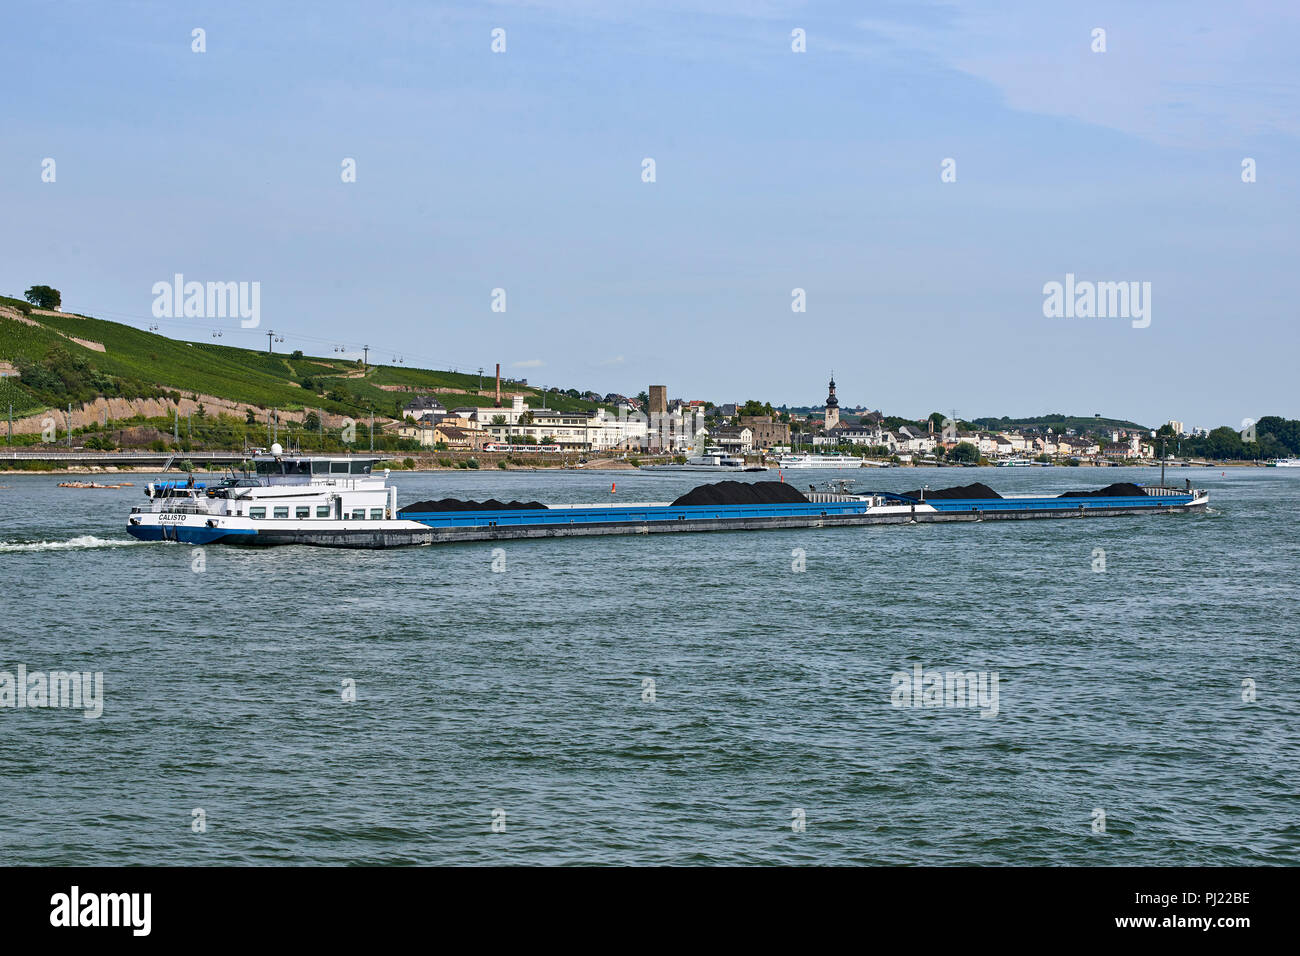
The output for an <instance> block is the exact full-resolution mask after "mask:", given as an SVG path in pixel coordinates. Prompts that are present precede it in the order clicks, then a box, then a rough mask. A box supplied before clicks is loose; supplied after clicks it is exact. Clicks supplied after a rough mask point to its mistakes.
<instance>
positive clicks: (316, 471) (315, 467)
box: [311, 461, 330, 475]
mask: <svg viewBox="0 0 1300 956" xmlns="http://www.w3.org/2000/svg"><path fill="white" fill-rule="evenodd" d="M329 470H330V463H329V462H328V461H313V462H312V463H311V473H312V474H313V475H328V474H329Z"/></svg>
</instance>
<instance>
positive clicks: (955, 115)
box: [0, 0, 1300, 426]
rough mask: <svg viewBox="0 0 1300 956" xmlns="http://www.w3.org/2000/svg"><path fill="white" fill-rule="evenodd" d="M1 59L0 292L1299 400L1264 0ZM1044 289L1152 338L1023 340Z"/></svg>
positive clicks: (49, 29) (812, 392) (644, 377)
mask: <svg viewBox="0 0 1300 956" xmlns="http://www.w3.org/2000/svg"><path fill="white" fill-rule="evenodd" d="M196 27H200V28H202V29H204V30H205V31H206V43H207V52H206V53H202V54H197V53H193V52H192V51H191V31H192V30H193V29H194V28H196ZM498 27H500V28H503V29H505V30H506V43H507V48H506V52H505V53H502V54H494V53H492V52H491V49H490V44H491V31H492V30H493V29H494V28H498ZM1096 27H1101V28H1103V29H1105V30H1106V47H1107V48H1106V52H1104V53H1094V52H1093V51H1092V49H1091V46H1092V43H1093V40H1092V31H1093V29H1094V28H1096ZM795 28H800V29H803V30H804V31H806V35H807V52H806V53H802V54H797V53H794V52H792V51H791V31H792V30H793V29H795ZM0 51H2V52H3V62H4V63H5V65H6V77H5V81H4V85H3V92H0V97H3V98H2V99H0V105H2V107H3V111H2V112H0V116H2V117H3V120H4V131H5V137H4V138H5V148H4V150H3V151H2V152H0V202H2V205H3V209H4V210H5V213H6V215H5V220H6V222H5V225H6V228H5V229H3V231H0V292H4V293H6V294H20V293H21V291H22V290H23V289H25V288H26V287H27V286H28V285H31V284H33V283H44V284H50V285H54V286H56V287H58V288H59V289H61V290H62V292H63V298H64V305H65V308H68V309H70V310H74V311H84V312H88V313H90V314H95V315H99V316H102V317H104V318H113V319H118V320H120V321H128V322H132V323H133V324H136V325H140V326H142V327H143V326H147V325H149V324H151V323H152V322H153V321H154V320H153V317H152V315H151V305H152V302H153V295H152V292H151V289H152V286H153V284H154V283H155V282H158V281H160V280H170V278H171V277H172V275H173V274H175V273H178V272H179V273H183V274H184V275H185V277H186V278H187V279H190V280H198V281H209V280H211V281H226V280H234V281H258V282H260V283H261V286H262V328H261V329H259V330H249V331H242V330H240V329H239V326H238V322H237V321H231V320H225V321H220V320H206V319H178V320H172V321H166V322H161V323H159V324H160V325H162V327H163V331H164V332H166V333H167V334H170V335H175V336H179V337H192V338H204V339H206V338H209V336H210V335H211V332H212V330H213V329H218V328H220V329H221V330H222V331H223V339H222V341H223V342H226V343H230V344H247V345H248V346H250V347H256V346H258V345H259V344H262V345H264V344H265V336H264V335H259V334H258V333H259V332H261V331H263V330H265V329H266V328H268V327H269V328H274V329H275V330H276V331H278V332H280V333H281V334H283V335H284V337H285V339H286V341H285V343H284V345H283V346H279V347H281V348H284V349H292V348H302V349H304V350H305V351H307V352H312V351H315V352H318V353H330V352H331V350H332V348H333V346H335V345H343V346H345V347H347V348H348V349H349V350H350V351H351V350H356V349H359V347H360V346H361V345H363V344H369V345H371V346H372V347H373V349H372V352H371V356H372V358H377V359H378V360H380V361H387V360H389V359H390V358H392V357H394V356H402V357H404V358H405V360H406V362H407V363H408V364H420V365H426V366H429V365H431V366H436V367H457V368H470V369H474V368H477V367H479V366H484V367H487V368H489V369H490V368H491V366H492V364H493V363H495V362H498V361H499V362H501V363H502V366H503V369H504V370H505V371H506V372H508V373H511V374H515V375H519V376H524V377H527V378H528V379H529V380H530V382H532V383H541V384H546V385H551V384H556V385H561V386H564V387H570V386H574V387H579V388H583V389H587V388H594V389H596V390H598V391H601V392H606V391H619V392H624V393H626V394H635V393H636V392H637V391H639V390H641V389H642V388H644V387H645V386H646V385H647V384H649V383H650V382H656V383H660V382H662V383H665V384H667V385H668V386H669V391H670V393H671V394H672V395H674V396H682V397H686V398H708V399H711V400H714V401H718V402H726V401H736V400H742V401H743V400H744V399H747V398H760V399H763V400H768V401H772V402H774V403H791V404H813V403H817V402H820V401H821V400H822V399H823V398H824V397H825V382H826V379H827V377H828V374H829V371H830V369H832V368H834V370H835V375H836V379H837V381H838V383H839V386H840V388H839V392H840V396H841V401H842V403H844V404H846V405H857V404H866V405H869V406H870V407H873V408H880V409H882V410H883V411H885V412H886V413H887V414H899V415H910V416H920V415H923V414H926V413H928V412H930V411H933V410H936V409H942V410H945V411H947V410H950V409H954V408H955V409H957V411H958V413H959V414H960V415H962V416H966V417H973V416H977V415H1003V414H1007V415H1013V416H1016V415H1027V414H1035V413H1040V412H1054V411H1059V412H1069V413H1076V414H1091V413H1093V412H1101V413H1103V414H1106V415H1112V416H1118V417H1128V418H1133V419H1136V420H1138V421H1142V422H1146V423H1158V422H1163V421H1164V420H1166V419H1168V418H1175V419H1180V420H1182V421H1184V422H1186V423H1187V424H1189V425H1201V426H1215V425H1220V424H1234V425H1235V424H1238V423H1239V422H1240V421H1241V419H1243V418H1247V417H1251V418H1254V417H1258V416H1260V415H1263V414H1283V415H1288V416H1291V417H1300V399H1298V398H1297V390H1296V388H1295V387H1294V381H1295V371H1296V367H1297V355H1300V328H1298V323H1297V318H1298V317H1297V301H1300V299H1298V297H1297V294H1296V276H1297V274H1300V269H1297V261H1296V260H1297V250H1298V246H1297V242H1296V240H1297V230H1298V228H1300V227H1298V226H1297V223H1298V222H1300V216H1298V215H1297V213H1298V212H1300V209H1298V208H1297V196H1298V193H1297V190H1298V188H1300V187H1298V183H1300V177H1298V175H1297V174H1298V173H1300V142H1298V140H1300V135H1298V133H1300V84H1298V82H1297V80H1298V77H1300V69H1297V67H1298V63H1297V61H1298V60H1300V52H1297V51H1300V8H1298V7H1297V6H1296V5H1294V4H1288V3H1280V2H1279V3H1251V2H1246V3H1236V4H1233V5H1225V4H1221V3H1210V2H1179V3H1162V2H1144V3H1141V4H1134V3H1129V2H1124V3H1108V2H1094V3H1089V4H1086V5H1082V4H1064V3H1061V4H1058V3H1042V2H1038V3H1034V2H1024V3H1011V2H997V0H992V2H979V3H977V2H973V0H972V2H965V0H951V2H924V0H916V2H907V3H891V2H885V3H867V2H860V3H799V2H781V0H754V2H742V0H717V2H711V3H703V2H694V0H663V2H657V0H650V2H641V3H617V4H616V3H609V2H594V0H591V2H578V0H533V2H501V3H445V4H413V3H412V4H396V3H385V2H367V3H364V4H352V3H349V4H342V3H332V2H312V3H256V4H244V3H219V4H218V3H212V4H204V3H190V4H184V5H180V4H175V3H115V4H102V3H77V2H59V3H32V4H26V5H23V6H21V7H11V8H10V9H9V10H7V12H6V24H5V30H4V31H3V35H0ZM46 157H51V158H53V159H55V161H56V163H57V167H56V169H57V179H56V181H55V182H54V183H45V182H42V181H41V163H42V160H43V159H44V158H46ZM345 157H352V158H355V160H356V163H357V181H356V182H355V183H343V182H342V181H341V178H340V168H341V163H342V161H343V159H344V158H345ZM645 157H651V158H653V159H654V160H655V163H656V177H657V178H656V181H655V182H654V183H645V182H642V179H641V169H642V160H643V158H645ZM949 157H951V158H953V159H954V160H955V161H956V171H957V181H956V182H953V183H942V182H941V181H940V164H941V163H942V161H943V160H944V159H945V158H949ZM1244 157H1251V158H1253V159H1254V160H1255V162H1256V164H1257V176H1258V181H1257V182H1254V183H1249V184H1247V183H1243V182H1242V181H1241V162H1242V159H1243V158H1244ZM1067 272H1072V273H1074V274H1076V275H1077V276H1078V277H1079V278H1080V279H1091V280H1098V281H1120V280H1123V281H1146V282H1150V283H1151V284H1152V309H1151V325H1150V327H1149V328H1145V329H1135V328H1132V327H1131V324H1130V322H1128V321H1126V320H1123V319H1049V318H1045V317H1044V315H1043V310H1042V305H1043V292H1042V288H1043V285H1044V283H1046V282H1050V281H1063V280H1064V277H1065V274H1066V273H1067ZM796 287H798V288H803V289H805V290H806V295H807V312H806V313H803V314H796V313H793V312H792V311H791V307H790V306H791V290H792V289H794V288H796ZM494 288H504V289H505V290H506V302H507V311H506V312H505V313H494V312H492V311H491V308H490V306H491V301H492V300H491V295H492V290H493V289H494Z"/></svg>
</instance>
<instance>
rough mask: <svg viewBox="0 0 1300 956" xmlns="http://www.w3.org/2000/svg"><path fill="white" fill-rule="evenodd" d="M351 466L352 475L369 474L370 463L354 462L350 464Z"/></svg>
mask: <svg viewBox="0 0 1300 956" xmlns="http://www.w3.org/2000/svg"><path fill="white" fill-rule="evenodd" d="M351 465H352V474H354V475H368V474H370V462H368V461H354V462H351Z"/></svg>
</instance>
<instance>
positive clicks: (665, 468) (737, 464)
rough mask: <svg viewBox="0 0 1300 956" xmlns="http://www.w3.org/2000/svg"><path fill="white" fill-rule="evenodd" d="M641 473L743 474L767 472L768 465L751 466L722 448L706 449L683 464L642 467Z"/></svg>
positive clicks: (673, 463)
mask: <svg viewBox="0 0 1300 956" xmlns="http://www.w3.org/2000/svg"><path fill="white" fill-rule="evenodd" d="M640 469H641V471H660V472H680V471H713V472H743V471H767V470H768V469H767V466H766V465H751V464H749V463H748V462H746V461H745V459H743V458H741V457H739V456H737V455H731V454H728V453H727V452H725V451H723V450H722V449H721V448H706V449H705V450H704V452H703V453H702V454H699V455H692V456H691V457H690V458H687V459H686V461H685V462H683V463H682V464H677V463H675V462H672V463H668V464H664V465H641V466H640Z"/></svg>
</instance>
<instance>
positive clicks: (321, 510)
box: [316, 505, 330, 518]
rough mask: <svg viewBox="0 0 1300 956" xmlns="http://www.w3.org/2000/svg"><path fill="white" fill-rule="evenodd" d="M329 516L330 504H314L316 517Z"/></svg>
mask: <svg viewBox="0 0 1300 956" xmlns="http://www.w3.org/2000/svg"><path fill="white" fill-rule="evenodd" d="M329 516H330V506H329V505H317V506H316V517H317V518H328V517H329Z"/></svg>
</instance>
